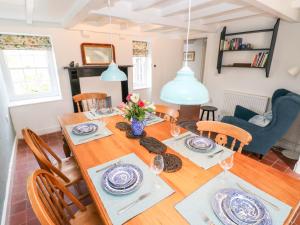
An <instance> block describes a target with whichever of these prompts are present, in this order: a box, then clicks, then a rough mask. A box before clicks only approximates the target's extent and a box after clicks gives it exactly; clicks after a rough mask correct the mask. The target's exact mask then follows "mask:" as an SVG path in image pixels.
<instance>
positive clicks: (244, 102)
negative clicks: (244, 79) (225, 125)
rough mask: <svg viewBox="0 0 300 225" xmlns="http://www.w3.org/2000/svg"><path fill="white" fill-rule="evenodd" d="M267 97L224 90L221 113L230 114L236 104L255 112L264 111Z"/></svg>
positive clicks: (260, 112) (232, 112)
mask: <svg viewBox="0 0 300 225" xmlns="http://www.w3.org/2000/svg"><path fill="white" fill-rule="evenodd" d="M268 100H269V98H268V97H267V96H260V95H253V94H248V93H242V92H237V91H230V90H225V91H224V105H223V114H224V115H226V116H232V115H233V114H234V110H235V107H236V105H241V106H243V107H245V108H247V109H250V110H252V111H254V112H256V113H259V114H262V113H264V112H266V109H267V106H268Z"/></svg>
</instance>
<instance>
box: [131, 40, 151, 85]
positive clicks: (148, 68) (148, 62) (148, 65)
mask: <svg viewBox="0 0 300 225" xmlns="http://www.w3.org/2000/svg"><path fill="white" fill-rule="evenodd" d="M147 44H148V55H147V56H146V57H143V56H132V64H133V67H134V66H135V65H134V63H133V61H134V58H139V57H140V58H146V71H147V74H146V84H145V85H140V86H135V85H134V84H135V83H134V77H135V76H134V71H135V69H134V68H133V71H132V89H133V90H141V89H150V88H152V66H151V65H152V57H151V45H150V42H149V41H147Z"/></svg>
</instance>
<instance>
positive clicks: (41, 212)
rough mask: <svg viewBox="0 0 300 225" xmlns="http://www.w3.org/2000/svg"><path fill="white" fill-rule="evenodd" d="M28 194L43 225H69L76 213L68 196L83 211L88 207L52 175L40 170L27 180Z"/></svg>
mask: <svg viewBox="0 0 300 225" xmlns="http://www.w3.org/2000/svg"><path fill="white" fill-rule="evenodd" d="M27 194H28V197H29V200H30V203H31V206H32V208H33V211H34V213H35V215H36V216H37V218H38V220H39V221H40V223H41V224H42V225H69V224H70V222H69V220H70V219H71V218H74V213H73V211H72V210H71V208H70V207H69V205H70V203H67V202H66V200H65V198H64V196H66V197H67V198H68V199H69V200H70V201H71V202H72V203H73V204H74V205H75V206H77V207H78V208H79V209H80V210H81V211H85V210H86V207H85V206H84V205H82V204H81V203H80V202H79V200H78V199H77V198H76V197H75V196H74V195H73V194H72V193H71V192H70V191H69V190H68V189H67V188H66V187H65V186H64V185H63V184H62V183H61V182H59V181H58V180H57V179H56V178H55V177H54V176H53V175H52V174H50V173H49V172H47V171H45V170H42V169H38V170H35V171H34V172H33V173H32V175H31V176H30V177H29V178H28V180H27Z"/></svg>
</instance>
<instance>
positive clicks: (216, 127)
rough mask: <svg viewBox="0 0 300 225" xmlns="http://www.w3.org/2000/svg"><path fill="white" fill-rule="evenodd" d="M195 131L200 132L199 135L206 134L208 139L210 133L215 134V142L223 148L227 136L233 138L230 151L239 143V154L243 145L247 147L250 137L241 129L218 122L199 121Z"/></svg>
mask: <svg viewBox="0 0 300 225" xmlns="http://www.w3.org/2000/svg"><path fill="white" fill-rule="evenodd" d="M197 129H198V130H199V131H200V135H203V132H205V131H206V132H208V137H209V138H210V137H211V133H212V132H213V133H216V137H215V141H216V143H218V144H219V145H222V146H225V145H226V144H227V139H228V136H229V137H231V138H233V141H232V143H231V146H230V149H231V150H233V149H234V147H235V145H236V141H239V142H240V145H239V148H238V150H237V151H238V152H239V153H241V152H242V149H243V147H244V146H245V145H248V144H249V143H250V142H251V140H252V136H251V134H249V133H248V132H247V131H245V130H243V129H242V128H239V127H236V126H234V125H231V124H228V123H222V122H218V121H199V122H197Z"/></svg>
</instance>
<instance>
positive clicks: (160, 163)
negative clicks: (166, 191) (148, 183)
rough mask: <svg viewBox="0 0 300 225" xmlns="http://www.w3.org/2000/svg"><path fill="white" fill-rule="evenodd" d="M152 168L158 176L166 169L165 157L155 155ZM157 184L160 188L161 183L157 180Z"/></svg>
mask: <svg viewBox="0 0 300 225" xmlns="http://www.w3.org/2000/svg"><path fill="white" fill-rule="evenodd" d="M150 168H151V171H152V172H153V173H154V174H155V175H156V176H158V175H159V174H160V173H161V172H162V171H163V170H164V158H163V156H162V155H156V156H154V157H153V159H152V160H151V165H150ZM156 180H157V179H156ZM155 186H156V187H157V188H160V185H159V184H158V183H157V182H155Z"/></svg>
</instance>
